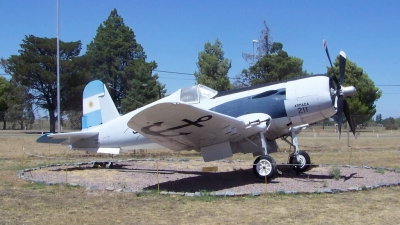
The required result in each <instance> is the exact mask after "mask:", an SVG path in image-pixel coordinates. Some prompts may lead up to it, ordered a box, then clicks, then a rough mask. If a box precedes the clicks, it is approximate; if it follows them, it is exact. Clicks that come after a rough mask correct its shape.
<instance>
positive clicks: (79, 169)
mask: <svg viewBox="0 0 400 225" xmlns="http://www.w3.org/2000/svg"><path fill="white" fill-rule="evenodd" d="M157 166H158V172H159V173H157V172H156V171H157ZM213 166H218V171H217V172H202V168H203V167H213ZM331 168H332V166H330V165H323V166H319V167H316V168H313V169H311V170H309V171H307V172H305V173H301V174H300V175H296V173H295V171H293V170H292V169H290V168H288V166H286V165H279V166H278V169H279V170H280V171H282V175H279V176H277V177H276V178H274V179H273V180H271V181H269V182H267V183H265V181H264V180H260V179H258V178H256V177H255V176H254V174H253V170H252V168H251V165H249V163H248V162H243V161H219V162H215V164H210V163H204V162H201V161H194V160H180V161H173V160H165V161H159V162H156V161H155V159H147V160H143V161H136V160H135V161H119V162H117V163H115V164H114V167H113V169H101V168H100V169H97V168H92V167H91V164H89V163H75V164H70V165H68V166H67V165H51V166H47V167H41V168H32V169H28V170H23V171H19V176H20V177H21V178H23V179H26V180H30V181H34V182H45V183H46V184H49V185H51V184H56V183H62V184H66V183H67V184H70V185H71V184H73V185H79V186H83V187H86V188H87V190H106V191H118V192H122V191H123V192H135V193H140V192H142V191H145V190H157V189H158V187H159V188H160V190H161V191H163V193H164V194H165V193H168V194H181V195H186V196H190V197H192V196H198V195H201V193H213V194H215V195H218V196H235V195H236V196H238V195H247V194H250V195H255V196H257V195H260V194H262V193H266V192H275V193H284V194H296V193H314V192H317V193H338V192H348V191H358V190H366V189H372V188H379V187H384V186H396V185H400V173H399V172H397V171H395V170H388V169H385V170H384V172H383V173H382V169H379V170H378V169H377V168H373V167H369V166H360V167H356V166H339V169H340V174H341V177H340V179H339V180H335V179H334V178H333V176H331V175H330V174H329V171H330V169H331ZM28 171H29V172H28ZM196 193H197V194H196Z"/></svg>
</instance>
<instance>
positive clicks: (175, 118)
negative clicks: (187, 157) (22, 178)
mask: <svg viewBox="0 0 400 225" xmlns="http://www.w3.org/2000/svg"><path fill="white" fill-rule="evenodd" d="M340 59H341V74H340V84H339V83H338V81H337V79H336V77H333V78H332V77H330V76H328V75H313V76H305V77H300V78H296V79H292V80H288V81H283V82H275V83H269V84H262V85H258V86H251V87H246V88H240V89H235V90H231V91H222V92H217V91H215V90H213V89H211V88H208V87H206V86H204V85H194V86H191V87H188V88H182V89H179V90H178V91H176V92H175V93H173V94H171V95H170V96H168V97H164V98H162V99H159V100H158V101H155V102H153V103H151V104H148V105H146V106H143V107H141V108H139V109H136V110H134V111H132V112H130V113H127V114H125V115H122V116H120V115H119V113H118V111H117V109H116V107H115V105H114V103H113V101H112V99H111V96H110V95H109V93H108V91H107V88H106V86H105V85H104V84H103V83H102V82H101V81H99V80H95V81H92V82H90V83H89V84H88V85H87V86H86V87H85V89H84V92H83V117H82V131H79V132H71V133H58V134H44V135H42V136H41V137H40V138H39V139H38V140H37V142H41V143H62V144H63V145H68V147H69V148H70V149H73V150H83V151H90V152H97V153H107V154H119V153H120V152H126V151H128V150H133V149H155V148H168V149H171V150H176V151H180V150H195V151H198V152H201V154H202V156H203V159H204V161H205V162H209V161H215V160H221V159H225V158H228V157H232V155H233V154H234V153H239V152H241V153H252V154H253V156H255V157H257V158H256V160H255V161H254V164H253V171H254V173H255V175H256V176H257V177H258V178H261V179H265V177H267V179H271V178H272V177H274V176H275V175H276V174H277V167H276V162H275V160H274V159H273V158H272V157H271V156H270V154H271V153H273V152H276V151H277V149H278V146H277V143H276V139H277V138H284V140H286V138H287V137H288V136H291V138H292V140H291V142H289V141H286V142H288V143H289V144H291V145H293V146H294V152H293V153H292V154H291V157H290V160H289V163H290V164H294V165H297V166H296V168H297V170H298V171H305V170H307V169H309V165H310V164H311V160H310V157H309V155H308V154H307V153H306V152H305V151H300V150H299V145H298V141H297V137H296V135H297V134H298V133H299V132H301V130H302V129H304V128H306V127H307V126H308V124H311V123H315V122H317V121H319V120H322V119H325V118H330V117H332V116H333V115H335V114H338V117H340V120H339V128H338V129H339V132H340V131H341V115H342V112H344V113H345V116H346V118H347V119H348V121H351V120H350V119H349V118H350V117H349V116H350V115H349V110H348V106H347V103H346V101H345V100H344V97H347V96H351V95H354V94H355V93H356V89H355V88H354V87H353V86H349V87H343V86H342V84H343V79H344V70H343V68H344V65H345V64H344V63H345V60H346V58H345V54H344V53H343V52H341V56H340ZM335 83H336V84H335ZM351 130H352V132H353V133H354V126H353V125H352V124H351Z"/></svg>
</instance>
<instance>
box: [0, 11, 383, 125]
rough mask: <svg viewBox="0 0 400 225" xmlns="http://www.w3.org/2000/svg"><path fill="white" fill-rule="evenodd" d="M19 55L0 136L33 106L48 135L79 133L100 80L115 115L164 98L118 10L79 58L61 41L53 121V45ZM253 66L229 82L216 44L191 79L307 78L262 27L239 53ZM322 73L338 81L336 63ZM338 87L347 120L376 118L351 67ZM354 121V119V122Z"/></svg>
mask: <svg viewBox="0 0 400 225" xmlns="http://www.w3.org/2000/svg"><path fill="white" fill-rule="evenodd" d="M20 46H21V49H20V50H19V51H18V53H19V55H12V56H10V57H9V58H8V59H3V58H2V59H1V67H2V68H3V69H4V70H5V71H6V73H8V74H10V75H11V79H10V80H9V81H8V80H6V79H5V78H3V77H0V119H1V120H2V121H3V129H6V128H7V125H6V124H7V121H8V122H11V123H16V124H18V125H20V126H21V129H23V127H26V126H28V125H29V124H32V123H33V122H34V119H35V116H34V110H36V109H37V108H35V107H39V108H41V109H45V110H46V111H48V113H49V122H50V132H55V128H56V127H55V125H56V121H57V117H58V116H60V117H61V119H62V121H63V119H65V118H68V120H69V121H70V122H71V123H72V125H73V128H75V129H79V128H80V127H81V122H80V118H81V116H82V92H83V89H84V87H85V85H86V84H87V83H89V82H90V81H92V80H95V79H99V80H101V81H102V82H103V83H104V84H106V85H107V86H108V88H109V92H110V95H111V97H112V99H113V101H114V103H115V105H116V107H117V109H118V110H119V112H120V113H121V114H125V113H127V112H129V111H132V110H134V109H137V108H139V107H141V106H143V105H145V104H148V103H150V102H153V101H155V100H157V99H158V98H160V97H162V96H164V95H165V93H166V89H165V84H162V83H161V82H160V81H159V76H158V74H153V71H154V70H155V69H156V68H157V63H156V62H155V61H151V62H148V61H146V59H147V55H146V53H145V51H144V49H143V47H142V46H141V45H140V44H139V43H138V42H137V41H136V38H135V33H134V32H133V30H132V29H131V28H129V27H128V26H127V25H125V23H124V20H123V18H122V17H121V16H120V15H119V14H118V12H117V10H116V9H114V10H113V11H111V13H110V15H109V16H108V18H107V19H106V20H105V21H104V22H103V23H102V24H100V25H99V27H98V28H97V33H96V35H95V37H94V38H93V40H92V41H91V42H90V43H89V44H88V45H87V50H86V52H85V53H84V54H83V55H80V53H81V49H82V43H81V41H74V42H63V41H60V55H59V56H60V93H61V96H60V98H61V105H60V115H57V83H56V82H57V81H56V80H57V76H56V74H57V64H56V58H57V49H56V38H46V37H36V36H34V35H27V36H25V38H24V39H23V40H22V44H21V45H20ZM243 57H244V59H245V60H247V61H249V60H251V61H253V64H252V65H251V66H250V67H249V68H247V69H243V70H242V71H241V73H239V74H237V75H236V76H235V81H234V82H233V83H231V82H230V79H229V76H228V71H229V69H230V68H231V60H229V59H227V58H225V57H224V51H223V45H222V42H221V41H220V40H219V39H217V40H215V42H214V44H211V43H210V42H209V41H208V42H207V43H206V44H205V45H204V50H202V51H200V52H199V54H198V62H197V63H196V65H197V67H198V71H196V72H194V77H195V79H196V83H197V84H203V85H206V86H208V87H210V88H213V89H215V90H217V91H224V90H230V89H234V88H240V87H246V86H252V85H257V84H262V83H266V82H273V81H281V80H286V79H289V78H294V77H298V76H305V75H313V74H309V73H307V71H303V69H302V64H303V60H301V59H299V58H297V57H294V56H289V54H288V53H287V52H286V51H284V50H283V44H282V43H280V42H273V41H272V37H271V34H270V30H269V28H268V26H267V24H266V22H265V21H264V27H263V29H262V30H261V32H260V38H259V40H258V43H257V54H246V53H244V54H243ZM327 73H328V74H335V75H336V76H337V75H338V74H339V60H338V57H337V58H336V60H335V63H334V67H333V68H327ZM346 76H347V77H346V82H345V85H353V86H355V87H356V88H357V91H358V92H357V95H356V96H354V97H352V99H351V100H349V101H348V103H349V105H350V108H351V110H352V112H351V113H352V114H353V115H364V116H365V118H362V119H360V121H356V122H357V123H362V121H361V120H369V119H370V118H371V117H372V116H373V115H374V114H375V112H376V109H375V104H374V103H375V101H376V100H377V99H379V97H380V96H381V94H382V93H381V91H380V90H379V89H378V88H376V87H375V85H374V83H373V81H372V80H370V79H369V77H368V75H367V74H366V73H365V72H364V71H363V69H362V68H360V67H358V66H357V65H356V64H355V63H353V62H351V61H349V60H348V63H347V64H346ZM357 118H359V117H357Z"/></svg>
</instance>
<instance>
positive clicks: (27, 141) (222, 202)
mask: <svg viewBox="0 0 400 225" xmlns="http://www.w3.org/2000/svg"><path fill="white" fill-rule="evenodd" d="M36 138H37V135H21V134H12V133H10V132H6V133H4V132H1V131H0V224H39V223H40V224H71V223H76V224H97V223H102V224H111V223H112V224H173V223H174V224H189V223H190V224H264V223H272V224H398V221H400V214H399V209H398V206H399V205H400V200H399V198H398V196H399V194H400V187H390V188H381V189H377V190H370V191H361V192H357V193H342V194H334V195H330V194H301V195H278V194H274V195H262V196H259V197H234V198H229V197H226V198H216V197H201V198H199V197H194V198H190V197H181V196H161V195H158V194H157V192H156V191H155V192H152V193H146V194H142V195H140V196H137V195H135V194H129V193H116V192H106V191H87V190H85V189H84V188H76V187H70V186H60V185H59V186H45V185H41V184H33V183H29V182H27V181H24V180H21V179H19V178H17V171H18V170H20V169H23V168H28V167H34V166H38V165H45V164H50V163H64V162H82V161H90V160H94V159H96V160H107V159H109V156H108V155H96V154H86V153H85V152H81V151H69V150H67V148H66V147H65V146H59V145H48V144H38V143H36V142H35V139H36ZM299 142H300V148H301V149H302V150H306V151H307V152H308V153H309V154H310V156H311V160H312V162H313V163H316V164H339V165H346V164H351V165H368V166H375V167H390V168H395V169H399V168H400V132H399V131H386V130H383V129H382V128H369V129H366V130H362V132H360V133H359V135H358V138H357V139H354V138H353V137H350V139H349V145H348V143H347V134H346V133H343V134H342V137H341V139H340V140H339V139H338V137H337V133H335V132H334V130H333V129H332V128H328V129H324V130H322V129H320V128H314V129H313V128H309V129H307V130H305V131H303V132H302V133H301V134H300V135H299ZM278 144H279V146H280V149H279V152H278V153H274V154H272V157H273V158H274V159H275V160H276V161H277V162H278V163H285V162H286V161H287V157H288V155H289V153H290V152H291V150H290V148H289V145H288V144H286V143H284V142H283V141H281V140H279V141H278ZM348 146H350V147H348ZM27 154H32V155H36V156H32V155H27ZM37 156H41V157H37ZM149 157H151V158H161V159H167V158H174V159H191V161H192V160H193V161H196V160H197V159H201V156H200V154H199V153H197V152H194V151H184V152H172V151H169V150H165V149H158V150H154V151H135V152H133V151H132V152H129V153H125V154H121V155H119V156H116V157H115V160H118V159H128V158H149ZM236 159H241V160H244V162H245V163H246V162H248V165H249V167H250V166H251V164H252V162H253V160H254V158H253V157H252V155H243V154H237V155H234V157H233V160H236ZM207 165H209V166H214V165H217V166H218V163H217V162H210V163H208V164H207ZM193 166H196V165H193Z"/></svg>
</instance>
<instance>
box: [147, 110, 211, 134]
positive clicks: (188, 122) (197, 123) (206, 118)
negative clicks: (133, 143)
mask: <svg viewBox="0 0 400 225" xmlns="http://www.w3.org/2000/svg"><path fill="white" fill-rule="evenodd" d="M211 118H212V116H211V115H207V116H202V117H200V118H198V119H197V120H196V121H191V120H188V119H183V120H182V121H183V122H185V123H186V124H183V125H180V126H176V127H171V128H168V129H165V130H158V131H155V130H151V128H152V127H161V124H162V123H164V122H157V123H153V124H152V125H150V126H146V127H143V128H142V129H141V130H142V132H143V133H145V134H149V135H153V136H159V137H173V136H181V135H188V134H191V133H192V132H187V133H184V132H179V134H170V135H168V134H162V133H165V132H168V131H173V130H178V129H182V128H184V127H188V126H196V127H199V128H201V127H203V126H204V125H202V124H200V123H203V122H206V121H209V120H210V119H211Z"/></svg>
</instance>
